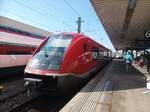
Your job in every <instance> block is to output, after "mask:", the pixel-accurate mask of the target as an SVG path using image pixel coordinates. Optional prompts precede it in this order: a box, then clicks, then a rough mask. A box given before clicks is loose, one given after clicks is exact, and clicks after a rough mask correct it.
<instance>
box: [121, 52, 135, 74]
mask: <svg viewBox="0 0 150 112" xmlns="http://www.w3.org/2000/svg"><path fill="white" fill-rule="evenodd" d="M123 59H124V60H125V62H126V71H127V72H128V71H129V66H130V64H131V63H132V61H133V57H132V55H131V54H130V52H127V53H126V55H125V56H124V57H123Z"/></svg>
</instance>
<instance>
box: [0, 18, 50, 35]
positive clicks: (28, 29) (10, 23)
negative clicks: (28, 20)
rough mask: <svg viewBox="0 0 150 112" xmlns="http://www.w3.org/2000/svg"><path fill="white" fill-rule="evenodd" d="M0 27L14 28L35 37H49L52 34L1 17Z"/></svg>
mask: <svg viewBox="0 0 150 112" xmlns="http://www.w3.org/2000/svg"><path fill="white" fill-rule="evenodd" d="M0 25H1V26H5V27H10V28H14V29H19V30H21V31H26V32H30V33H34V34H37V35H42V36H49V35H51V34H52V32H48V31H46V30H43V29H40V28H36V27H34V26H31V25H27V24H24V23H22V22H18V21H15V20H13V19H10V18H6V17H3V16H0Z"/></svg>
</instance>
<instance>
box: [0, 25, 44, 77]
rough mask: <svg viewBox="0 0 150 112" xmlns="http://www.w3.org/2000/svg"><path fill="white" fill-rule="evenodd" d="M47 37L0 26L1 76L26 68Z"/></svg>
mask: <svg viewBox="0 0 150 112" xmlns="http://www.w3.org/2000/svg"><path fill="white" fill-rule="evenodd" d="M44 39H45V36H41V35H37V34H33V33H29V32H26V31H23V30H20V29H16V28H12V27H8V26H4V25H0V73H1V74H0V76H1V75H3V74H5V73H6V72H9V71H10V72H11V71H13V70H16V69H17V70H19V67H23V66H24V67H25V65H26V64H27V62H28V61H29V58H30V57H31V56H32V53H33V51H34V50H35V49H36V47H37V46H38V45H40V44H41V43H42V42H43V40H44Z"/></svg>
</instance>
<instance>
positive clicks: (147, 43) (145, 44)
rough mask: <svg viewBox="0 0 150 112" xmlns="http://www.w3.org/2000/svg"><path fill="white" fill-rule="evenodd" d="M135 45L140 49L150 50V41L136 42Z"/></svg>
mask: <svg viewBox="0 0 150 112" xmlns="http://www.w3.org/2000/svg"><path fill="white" fill-rule="evenodd" d="M133 45H134V47H138V48H150V39H144V40H135V41H134V43H133Z"/></svg>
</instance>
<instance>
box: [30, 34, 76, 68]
mask: <svg viewBox="0 0 150 112" xmlns="http://www.w3.org/2000/svg"><path fill="white" fill-rule="evenodd" d="M72 37H73V36H72V35H53V36H51V37H50V38H49V39H48V41H47V42H46V43H45V45H44V46H43V47H42V48H41V50H39V52H38V53H36V55H34V57H33V58H32V60H31V61H30V62H29V63H28V66H29V67H31V68H35V69H41V70H59V69H60V64H61V60H62V58H63V55H64V52H65V50H66V48H67V47H68V46H69V44H70V42H71V40H72Z"/></svg>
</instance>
